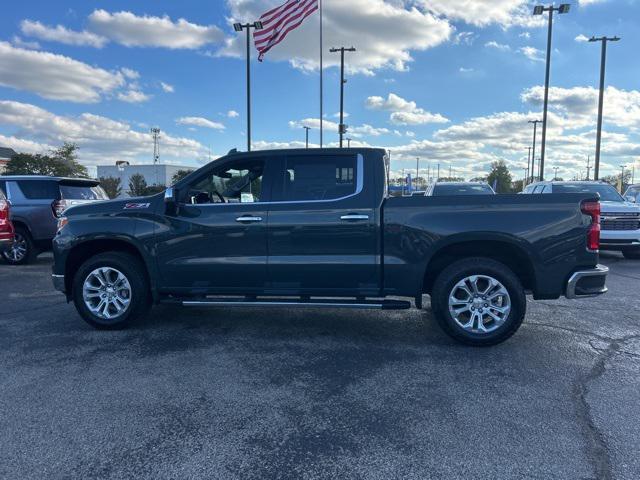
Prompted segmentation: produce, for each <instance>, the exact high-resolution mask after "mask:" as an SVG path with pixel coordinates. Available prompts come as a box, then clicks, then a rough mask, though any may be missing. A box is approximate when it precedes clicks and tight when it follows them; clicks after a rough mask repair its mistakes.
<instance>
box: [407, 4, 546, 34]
mask: <svg viewBox="0 0 640 480" xmlns="http://www.w3.org/2000/svg"><path fill="white" fill-rule="evenodd" d="M419 3H420V4H422V5H423V7H424V8H426V9H428V10H429V11H431V12H433V13H435V14H437V15H443V16H445V17H447V18H449V19H451V20H462V21H463V22H465V23H468V24H470V25H475V26H477V27H485V26H487V25H491V24H497V25H500V26H502V27H505V28H509V27H513V26H522V27H536V26H540V25H541V24H543V23H544V22H543V21H542V19H541V18H536V17H534V16H533V15H531V9H530V5H529V2H528V1H527V0H420V1H419Z"/></svg>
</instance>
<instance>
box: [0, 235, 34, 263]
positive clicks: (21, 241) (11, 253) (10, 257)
mask: <svg viewBox="0 0 640 480" xmlns="http://www.w3.org/2000/svg"><path fill="white" fill-rule="evenodd" d="M15 230H16V232H15V233H16V241H15V243H14V245H12V246H11V248H9V249H8V250H6V251H4V252H2V258H3V260H4V261H5V262H6V263H8V264H9V265H26V264H28V263H32V262H33V261H34V260H35V259H36V257H37V256H38V249H37V248H36V246H35V244H34V243H33V238H31V234H30V233H29V230H27V229H26V228H25V227H22V226H16V229H15ZM18 245H20V246H22V247H23V248H24V249H26V251H25V252H24V254H21V255H19V254H18V249H17V246H18Z"/></svg>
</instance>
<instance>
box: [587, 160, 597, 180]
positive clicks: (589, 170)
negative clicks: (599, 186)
mask: <svg viewBox="0 0 640 480" xmlns="http://www.w3.org/2000/svg"><path fill="white" fill-rule="evenodd" d="M590 160H591V158H590V156H589V155H587V181H588V180H589V173H591V166H590V165H589V161H590ZM594 180H595V179H594Z"/></svg>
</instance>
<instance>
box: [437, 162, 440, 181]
mask: <svg viewBox="0 0 640 480" xmlns="http://www.w3.org/2000/svg"><path fill="white" fill-rule="evenodd" d="M438 180H440V163H438V174H437V175H436V183H437V182H438Z"/></svg>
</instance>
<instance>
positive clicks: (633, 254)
mask: <svg viewBox="0 0 640 480" xmlns="http://www.w3.org/2000/svg"><path fill="white" fill-rule="evenodd" d="M622 255H624V258H627V259H629V260H640V248H628V249H626V250H623V251H622Z"/></svg>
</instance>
